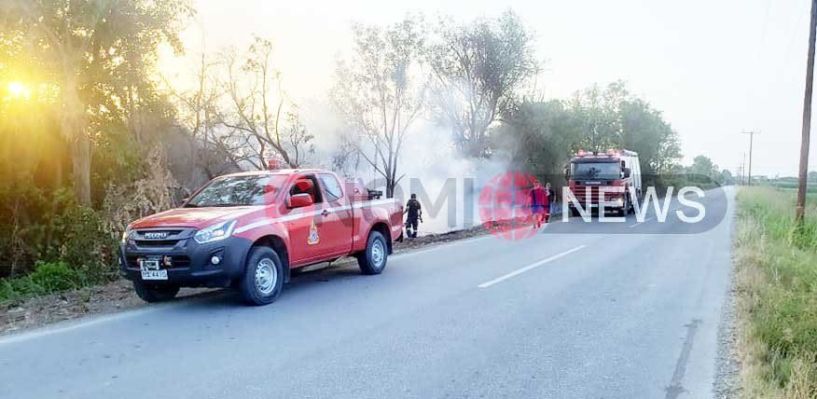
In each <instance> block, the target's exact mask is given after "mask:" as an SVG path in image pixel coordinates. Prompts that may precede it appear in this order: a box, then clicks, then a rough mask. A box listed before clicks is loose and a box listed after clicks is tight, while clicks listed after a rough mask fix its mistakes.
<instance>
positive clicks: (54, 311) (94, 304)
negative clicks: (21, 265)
mask: <svg viewBox="0 0 817 399" xmlns="http://www.w3.org/2000/svg"><path fill="white" fill-rule="evenodd" d="M484 234H487V232H486V231H485V230H484V229H483V228H482V227H481V226H478V227H474V228H471V229H466V230H457V231H452V232H448V233H442V234H429V235H425V236H422V237H418V238H415V239H412V240H405V241H403V242H398V243H395V247H394V250H395V253H401V252H407V251H412V250H415V249H418V248H424V247H428V246H433V245H439V244H443V243H446V242H451V241H457V240H462V239H466V238H471V237H476V236H480V235H484ZM343 263H345V262H341V263H340V264H343ZM209 291H213V289H206V288H188V289H182V291H181V292H179V297H180V298H184V297H191V296H197V295H201V294H202V293H205V292H209ZM142 306H147V304H146V303H144V302H143V301H142V300H141V299H139V297H137V296H136V294H135V293H134V292H133V287H132V286H131V283H130V282H129V281H126V280H124V279H120V280H117V281H113V282H111V283H108V284H104V285H98V286H93V287H86V288H82V289H78V290H72V291H66V292H61V293H58V294H51V295H45V296H41V297H35V298H28V299H25V300H23V301H16V302H7V303H0V334H7V333H11V332H14V331H21V330H26V329H30V328H36V327H41V326H44V325H48V324H52V323H56V322H59V321H64V320H73V319H78V318H82V317H86V316H90V315H98V314H108V313H115V312H119V311H123V310H127V309H135V308H139V307H142Z"/></svg>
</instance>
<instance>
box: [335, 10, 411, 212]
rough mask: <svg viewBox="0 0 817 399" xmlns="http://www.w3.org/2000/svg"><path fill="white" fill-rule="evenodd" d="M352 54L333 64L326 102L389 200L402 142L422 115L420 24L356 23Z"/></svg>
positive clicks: (392, 191) (399, 176)
mask: <svg viewBox="0 0 817 399" xmlns="http://www.w3.org/2000/svg"><path fill="white" fill-rule="evenodd" d="M352 33H353V37H354V52H353V54H352V56H351V57H350V58H349V59H348V60H343V59H341V60H339V61H338V64H337V69H336V76H335V84H334V87H333V89H332V92H331V98H332V102H333V104H334V106H335V108H336V109H337V110H338V111H339V113H340V115H341V116H342V117H343V118H344V120H345V122H346V124H347V125H348V127H349V129H350V130H351V131H352V132H353V135H351V140H350V143H351V145H354V146H355V148H357V152H358V154H360V155H361V157H362V158H363V159H364V160H365V161H366V163H368V164H369V165H371V166H372V168H374V170H375V171H376V172H377V173H378V174H379V175H380V176H381V177H382V178H383V179H384V181H385V184H386V196H387V197H390V198H391V197H392V196H393V195H394V188H395V187H396V186H397V184H398V183H399V181H400V179H401V178H402V175H398V166H399V161H400V155H401V150H402V147H403V143H404V141H405V140H406V136H407V134H408V133H409V132H410V130H411V126H412V124H413V123H414V121H415V120H416V119H417V117H418V116H419V115H420V113H421V111H422V110H423V104H424V97H425V92H426V87H427V79H426V78H425V75H424V73H423V71H422V69H421V61H422V55H423V51H424V45H425V34H424V31H423V29H422V20H421V19H419V18H412V17H407V18H406V19H404V20H403V21H401V22H398V23H395V24H392V25H389V26H387V27H385V28H381V27H378V26H365V25H360V24H356V25H354V26H353V28H352Z"/></svg>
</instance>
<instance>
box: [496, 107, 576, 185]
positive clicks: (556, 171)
mask: <svg viewBox="0 0 817 399" xmlns="http://www.w3.org/2000/svg"><path fill="white" fill-rule="evenodd" d="M503 120H504V121H505V123H503V124H502V125H501V126H500V127H499V128H497V131H496V134H495V135H493V136H494V139H493V140H494V147H496V148H499V149H502V150H503V151H505V152H506V153H507V154H508V155H509V157H510V158H511V159H512V160H513V161H514V162H515V163H516V167H520V168H523V169H525V170H528V171H532V172H535V173H537V174H539V175H561V174H562V173H563V168H564V165H565V163H566V162H567V161H568V159H569V158H570V156H571V154H573V153H575V151H576V150H577V149H578V145H579V142H580V141H581V139H582V138H583V124H584V120H583V119H582V118H581V115H580V114H578V113H577V112H575V111H574V110H572V109H570V108H568V107H567V104H566V103H565V102H563V101H559V100H552V101H546V102H523V103H521V104H519V105H518V106H516V107H514V108H513V109H511V110H509V111H508V112H507V113H506V114H505V116H504V117H503Z"/></svg>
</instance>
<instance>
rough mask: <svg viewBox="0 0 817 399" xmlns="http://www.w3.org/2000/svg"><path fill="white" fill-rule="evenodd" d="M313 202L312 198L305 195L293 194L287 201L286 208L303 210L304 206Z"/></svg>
mask: <svg viewBox="0 0 817 399" xmlns="http://www.w3.org/2000/svg"><path fill="white" fill-rule="evenodd" d="M314 203H315V201H314V200H313V199H312V196H311V195H309V194H306V193H303V194H295V195H292V196H290V197H289V200H287V207H288V208H303V207H305V206H310V205H312V204H314Z"/></svg>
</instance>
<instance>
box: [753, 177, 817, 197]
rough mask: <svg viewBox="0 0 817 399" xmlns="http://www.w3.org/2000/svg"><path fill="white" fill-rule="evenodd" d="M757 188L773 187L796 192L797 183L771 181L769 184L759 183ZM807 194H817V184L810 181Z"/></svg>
mask: <svg viewBox="0 0 817 399" xmlns="http://www.w3.org/2000/svg"><path fill="white" fill-rule="evenodd" d="M757 186H760V187H773V188H777V189H781V190H796V189H797V181H792V180H778V181H769V182H761V183H758V184H757ZM806 192H808V193H810V194H817V182H813V181H810V182H808V185H806Z"/></svg>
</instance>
